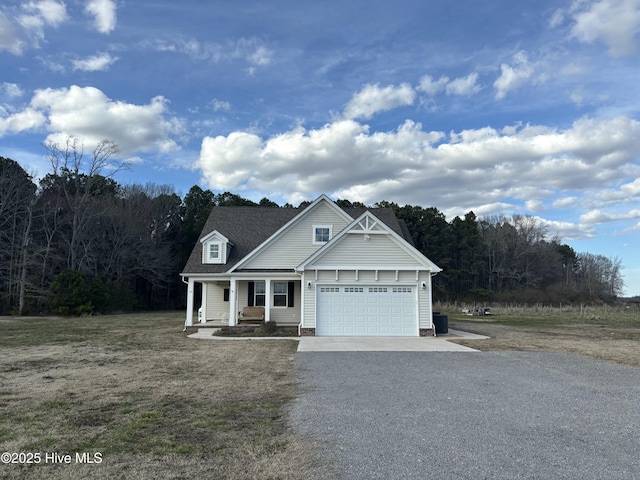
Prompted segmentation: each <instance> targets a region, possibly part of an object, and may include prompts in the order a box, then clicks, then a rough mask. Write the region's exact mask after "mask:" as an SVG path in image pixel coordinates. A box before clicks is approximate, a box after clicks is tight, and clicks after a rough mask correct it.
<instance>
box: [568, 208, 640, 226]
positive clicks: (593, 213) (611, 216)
mask: <svg viewBox="0 0 640 480" xmlns="http://www.w3.org/2000/svg"><path fill="white" fill-rule="evenodd" d="M636 218H640V210H629V211H627V212H624V213H607V212H602V211H601V210H599V209H595V210H590V211H588V212H586V213H584V214H582V215H580V222H581V223H586V224H598V223H607V222H616V221H620V220H632V219H636Z"/></svg>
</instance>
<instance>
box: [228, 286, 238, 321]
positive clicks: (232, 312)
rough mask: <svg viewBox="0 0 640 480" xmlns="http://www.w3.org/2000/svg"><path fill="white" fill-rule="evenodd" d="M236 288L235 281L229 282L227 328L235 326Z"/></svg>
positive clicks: (236, 313)
mask: <svg viewBox="0 0 640 480" xmlns="http://www.w3.org/2000/svg"><path fill="white" fill-rule="evenodd" d="M237 291H238V288H237V285H236V279H235V278H232V279H231V280H229V326H230V327H233V326H234V325H237V323H238V321H237V315H238V294H237Z"/></svg>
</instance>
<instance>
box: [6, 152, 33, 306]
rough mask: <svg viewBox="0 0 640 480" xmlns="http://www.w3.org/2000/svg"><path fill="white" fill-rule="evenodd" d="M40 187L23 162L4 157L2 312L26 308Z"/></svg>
mask: <svg viewBox="0 0 640 480" xmlns="http://www.w3.org/2000/svg"><path fill="white" fill-rule="evenodd" d="M35 191H36V186H35V184H34V183H33V182H32V181H31V176H30V175H28V174H27V173H26V172H25V171H24V170H23V169H22V167H20V165H19V164H18V163H17V162H16V161H14V160H11V159H8V158H2V157H0V292H1V293H0V312H3V311H4V313H8V311H9V310H11V308H12V307H13V308H15V307H16V303H17V307H18V313H20V314H21V313H22V312H23V310H24V302H25V290H26V279H27V277H26V269H27V262H28V260H29V255H28V252H27V249H28V246H29V239H30V229H31V221H32V213H33V205H34V201H35Z"/></svg>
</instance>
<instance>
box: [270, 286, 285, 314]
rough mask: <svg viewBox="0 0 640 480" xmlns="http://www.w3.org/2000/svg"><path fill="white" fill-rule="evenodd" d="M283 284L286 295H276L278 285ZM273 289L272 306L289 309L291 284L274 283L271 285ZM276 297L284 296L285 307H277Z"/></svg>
mask: <svg viewBox="0 0 640 480" xmlns="http://www.w3.org/2000/svg"><path fill="white" fill-rule="evenodd" d="M278 283H282V284H284V293H276V284H278ZM271 286H272V287H273V288H272V290H271V297H272V298H271V305H272V306H273V308H288V307H289V282H285V281H283V282H279V281H278V282H273V283H272V285H271ZM276 295H278V296H284V305H276Z"/></svg>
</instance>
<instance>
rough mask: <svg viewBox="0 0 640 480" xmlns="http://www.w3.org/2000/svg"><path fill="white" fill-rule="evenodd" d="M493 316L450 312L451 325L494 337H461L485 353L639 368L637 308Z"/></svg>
mask: <svg viewBox="0 0 640 480" xmlns="http://www.w3.org/2000/svg"><path fill="white" fill-rule="evenodd" d="M492 312H494V313H495V314H494V315H492V316H490V317H475V316H474V317H469V316H466V315H463V314H461V313H459V312H456V311H449V312H444V311H443V313H448V314H449V326H450V328H454V329H459V330H465V331H469V332H473V333H479V334H482V335H488V336H489V337H491V338H490V339H488V340H456V343H460V344H463V345H466V346H468V347H472V348H476V349H478V350H482V351H491V350H494V351H495V350H521V351H549V352H566V353H572V354H576V355H582V356H584V357H589V358H593V359H596V360H604V361H608V362H615V363H619V364H622V365H630V366H632V367H636V368H640V314H639V313H638V311H637V310H636V309H624V308H619V309H611V308H608V309H604V308H601V309H600V310H598V311H591V312H589V313H588V314H587V313H584V312H579V311H575V310H571V309H565V310H560V309H552V310H540V311H534V310H532V311H527V312H517V313H512V312H500V310H499V309H497V310H496V309H492Z"/></svg>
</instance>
